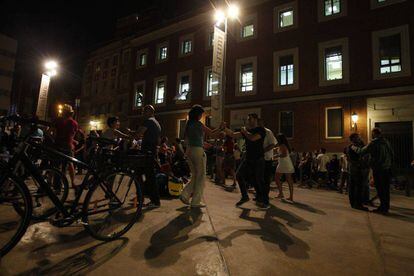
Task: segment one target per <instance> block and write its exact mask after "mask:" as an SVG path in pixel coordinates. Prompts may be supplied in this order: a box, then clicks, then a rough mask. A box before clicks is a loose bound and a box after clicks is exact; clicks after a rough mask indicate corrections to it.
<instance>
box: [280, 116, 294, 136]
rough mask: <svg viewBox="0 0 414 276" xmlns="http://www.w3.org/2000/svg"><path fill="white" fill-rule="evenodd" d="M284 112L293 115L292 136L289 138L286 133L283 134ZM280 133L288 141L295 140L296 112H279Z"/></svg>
mask: <svg viewBox="0 0 414 276" xmlns="http://www.w3.org/2000/svg"><path fill="white" fill-rule="evenodd" d="M283 112H290V113H292V136H291V137H288V136H286V133H284V132H282V128H281V127H282V113H283ZM279 133H283V134H284V135H285V136H286V138H287V139H293V138H295V112H294V111H292V110H280V111H279Z"/></svg>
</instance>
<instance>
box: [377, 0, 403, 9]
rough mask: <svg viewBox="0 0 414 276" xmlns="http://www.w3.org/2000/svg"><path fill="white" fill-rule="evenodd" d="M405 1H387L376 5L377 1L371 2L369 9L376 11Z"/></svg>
mask: <svg viewBox="0 0 414 276" xmlns="http://www.w3.org/2000/svg"><path fill="white" fill-rule="evenodd" d="M405 1H406V0H387V1H385V2H382V3H378V0H371V9H378V8H382V7H385V6H389V5H394V4H398V3H401V2H405Z"/></svg>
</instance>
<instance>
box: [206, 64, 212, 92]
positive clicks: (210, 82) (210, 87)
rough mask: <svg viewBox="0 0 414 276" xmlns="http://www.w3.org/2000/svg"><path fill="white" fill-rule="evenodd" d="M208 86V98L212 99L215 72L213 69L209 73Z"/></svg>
mask: <svg viewBox="0 0 414 276" xmlns="http://www.w3.org/2000/svg"><path fill="white" fill-rule="evenodd" d="M206 84H207V87H206V92H207V93H206V94H207V97H211V95H213V71H212V70H211V69H209V70H208V71H207V82H206Z"/></svg>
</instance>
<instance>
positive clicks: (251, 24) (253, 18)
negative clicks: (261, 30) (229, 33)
mask: <svg viewBox="0 0 414 276" xmlns="http://www.w3.org/2000/svg"><path fill="white" fill-rule="evenodd" d="M240 23H241V24H240V25H238V26H239V27H238V28H239V36H238V41H244V40H249V39H254V38H256V37H257V15H256V14H253V15H250V16H246V17H244V18H242V19H241V22H240Z"/></svg>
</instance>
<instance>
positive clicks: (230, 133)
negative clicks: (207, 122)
mask: <svg viewBox="0 0 414 276" xmlns="http://www.w3.org/2000/svg"><path fill="white" fill-rule="evenodd" d="M224 133H226V135H227V136H230V137H232V138H233V139H240V138H242V137H243V135H242V133H241V132H235V131H232V130H231V129H228V128H225V129H224Z"/></svg>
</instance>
